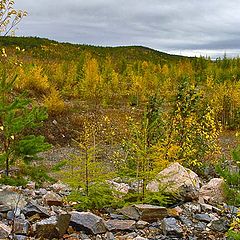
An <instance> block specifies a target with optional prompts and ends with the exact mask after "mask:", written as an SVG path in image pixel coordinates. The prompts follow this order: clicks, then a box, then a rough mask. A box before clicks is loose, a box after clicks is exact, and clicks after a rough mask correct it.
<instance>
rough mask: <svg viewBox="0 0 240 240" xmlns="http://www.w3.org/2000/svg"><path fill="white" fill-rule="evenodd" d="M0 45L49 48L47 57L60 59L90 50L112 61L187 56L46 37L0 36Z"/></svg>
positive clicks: (160, 60)
mask: <svg viewBox="0 0 240 240" xmlns="http://www.w3.org/2000/svg"><path fill="white" fill-rule="evenodd" d="M0 46H1V47H10V46H14V47H16V46H18V47H20V48H24V49H26V50H31V51H33V53H34V55H35V56H36V55H37V54H38V55H41V56H43V57H44V55H42V54H43V53H42V51H43V50H45V51H46V48H49V51H50V52H48V57H51V58H60V59H70V60H74V59H78V58H79V55H81V53H82V52H85V51H87V52H90V53H91V54H92V55H93V56H94V57H96V58H98V59H99V58H106V57H107V56H109V57H111V58H112V59H114V61H117V62H119V61H122V59H125V61H130V62H131V61H151V62H153V63H166V62H176V61H179V60H181V59H186V58H187V57H184V56H180V55H171V54H167V53H164V52H159V51H157V50H153V49H151V48H147V47H143V46H120V47H101V46H92V45H82V44H71V43H59V42H56V41H53V40H49V39H46V38H38V37H0Z"/></svg>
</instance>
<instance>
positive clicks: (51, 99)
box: [43, 87, 65, 114]
mask: <svg viewBox="0 0 240 240" xmlns="http://www.w3.org/2000/svg"><path fill="white" fill-rule="evenodd" d="M43 103H44V106H45V107H46V108H47V109H48V111H49V112H50V113H51V114H57V113H61V112H63V111H64V109H65V104H64V101H63V99H62V98H61V94H60V92H59V91H58V90H57V89H56V88H55V87H52V88H51V90H50V93H49V95H46V96H45V97H44V100H43Z"/></svg>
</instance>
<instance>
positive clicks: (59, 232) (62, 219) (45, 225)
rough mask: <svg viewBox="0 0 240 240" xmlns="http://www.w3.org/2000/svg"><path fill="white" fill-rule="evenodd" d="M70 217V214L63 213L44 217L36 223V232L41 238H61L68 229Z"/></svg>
mask: <svg viewBox="0 0 240 240" xmlns="http://www.w3.org/2000/svg"><path fill="white" fill-rule="evenodd" d="M70 218H71V215H70V214H62V215H59V216H52V217H50V218H47V219H44V220H42V221H39V222H37V223H35V224H34V227H33V229H34V232H35V234H36V236H37V237H39V238H47V239H53V238H57V239H60V238H62V236H63V235H64V233H65V232H66V231H67V229H68V226H69V223H70Z"/></svg>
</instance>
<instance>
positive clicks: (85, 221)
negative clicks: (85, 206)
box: [70, 211, 107, 234]
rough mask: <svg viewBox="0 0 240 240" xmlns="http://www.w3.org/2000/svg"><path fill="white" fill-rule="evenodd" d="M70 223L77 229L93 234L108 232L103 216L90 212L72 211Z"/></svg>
mask: <svg viewBox="0 0 240 240" xmlns="http://www.w3.org/2000/svg"><path fill="white" fill-rule="evenodd" d="M70 224H71V226H73V227H74V228H75V229H76V230H80V231H81V230H83V231H86V232H90V233H92V234H101V233H106V232H107V228H106V223H105V221H104V220H103V219H102V218H101V217H99V216H97V215H95V214H93V213H90V212H77V211H72V212H71V221H70Z"/></svg>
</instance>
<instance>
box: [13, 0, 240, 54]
mask: <svg viewBox="0 0 240 240" xmlns="http://www.w3.org/2000/svg"><path fill="white" fill-rule="evenodd" d="M17 7H18V8H23V9H26V10H27V11H28V12H29V16H28V17H26V19H24V20H23V22H22V23H21V24H20V26H19V31H18V32H17V33H18V35H31V36H41V37H48V38H51V39H55V40H59V41H69V42H75V43H86V44H96V45H111V46H115V45H144V46H148V47H152V48H155V49H158V50H160V51H168V52H172V51H186V52H190V51H191V50H202V51H205V52H207V50H211V51H213V52H214V51H215V52H219V49H220V50H222V49H234V51H236V54H238V52H239V51H240V46H239V45H240V44H238V42H239V38H240V34H239V31H238V26H239V24H240V14H239V10H240V4H239V1H238V0H231V1H229V0H202V1H199V0H181V1H179V0H128V1H127V0H87V1H86V0H68V1H64V0H51V1H49V0H38V1H36V0H21V1H20V0H19V1H17Z"/></svg>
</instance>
